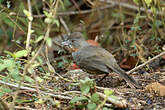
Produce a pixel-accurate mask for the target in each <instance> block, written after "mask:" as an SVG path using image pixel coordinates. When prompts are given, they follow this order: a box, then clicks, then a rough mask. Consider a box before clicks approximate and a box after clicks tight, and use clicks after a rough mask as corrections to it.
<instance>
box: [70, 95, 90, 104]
mask: <svg viewBox="0 0 165 110" xmlns="http://www.w3.org/2000/svg"><path fill="white" fill-rule="evenodd" d="M78 101H88V98H86V97H85V96H82V97H77V96H76V97H74V98H73V99H72V100H71V101H70V102H69V104H74V103H76V102H78Z"/></svg>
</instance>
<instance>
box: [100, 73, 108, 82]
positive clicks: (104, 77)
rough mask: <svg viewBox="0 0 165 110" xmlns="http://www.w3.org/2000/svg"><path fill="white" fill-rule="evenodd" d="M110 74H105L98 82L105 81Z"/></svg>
mask: <svg viewBox="0 0 165 110" xmlns="http://www.w3.org/2000/svg"><path fill="white" fill-rule="evenodd" d="M108 75H109V74H105V75H104V76H103V77H102V78H101V79H100V80H99V81H98V82H101V81H102V80H103V79H105V78H106V77H107V76H108Z"/></svg>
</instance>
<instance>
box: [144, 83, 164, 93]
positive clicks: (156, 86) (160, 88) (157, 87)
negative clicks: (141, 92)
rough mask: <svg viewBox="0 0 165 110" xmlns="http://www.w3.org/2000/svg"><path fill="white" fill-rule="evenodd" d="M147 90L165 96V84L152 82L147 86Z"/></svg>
mask: <svg viewBox="0 0 165 110" xmlns="http://www.w3.org/2000/svg"><path fill="white" fill-rule="evenodd" d="M145 90H147V91H149V92H150V93H154V94H156V95H158V96H165V86H164V85H162V84H160V83H158V82H154V83H152V84H149V85H147V86H146V87H145Z"/></svg>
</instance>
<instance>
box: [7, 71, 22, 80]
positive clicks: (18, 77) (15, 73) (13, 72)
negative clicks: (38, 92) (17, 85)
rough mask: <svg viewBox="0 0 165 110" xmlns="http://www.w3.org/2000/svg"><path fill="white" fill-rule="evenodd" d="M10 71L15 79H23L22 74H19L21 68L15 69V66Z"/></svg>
mask: <svg viewBox="0 0 165 110" xmlns="http://www.w3.org/2000/svg"><path fill="white" fill-rule="evenodd" d="M8 71H9V74H10V75H11V77H12V78H13V79H14V80H18V81H19V80H21V79H22V78H21V77H20V75H19V70H18V69H15V68H13V69H10V68H9V69H8Z"/></svg>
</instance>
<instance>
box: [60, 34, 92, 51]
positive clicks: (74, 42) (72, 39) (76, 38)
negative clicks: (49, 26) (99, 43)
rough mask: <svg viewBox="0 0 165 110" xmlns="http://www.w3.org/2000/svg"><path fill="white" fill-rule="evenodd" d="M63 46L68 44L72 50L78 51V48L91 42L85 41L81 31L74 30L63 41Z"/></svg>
mask: <svg viewBox="0 0 165 110" xmlns="http://www.w3.org/2000/svg"><path fill="white" fill-rule="evenodd" d="M62 45H63V46H68V47H69V48H70V49H71V50H72V52H73V51H77V50H78V49H80V48H82V47H85V46H88V45H89V44H88V43H87V42H86V41H85V39H84V38H83V36H82V34H81V33H80V32H74V33H72V34H70V35H69V36H68V37H67V38H66V40H64V41H63V42H62Z"/></svg>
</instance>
